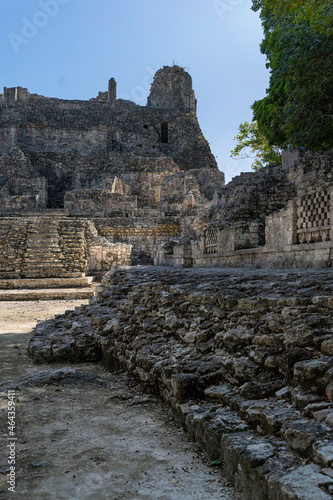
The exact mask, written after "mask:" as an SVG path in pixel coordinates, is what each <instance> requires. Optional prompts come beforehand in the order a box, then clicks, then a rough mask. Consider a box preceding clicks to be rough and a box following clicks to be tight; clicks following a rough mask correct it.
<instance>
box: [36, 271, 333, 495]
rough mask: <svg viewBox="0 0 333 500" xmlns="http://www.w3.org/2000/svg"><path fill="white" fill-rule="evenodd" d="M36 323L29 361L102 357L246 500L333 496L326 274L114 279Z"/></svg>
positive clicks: (329, 280)
mask: <svg viewBox="0 0 333 500" xmlns="http://www.w3.org/2000/svg"><path fill="white" fill-rule="evenodd" d="M103 285H104V287H103V288H102V289H101V291H100V293H99V297H98V302H97V303H96V304H94V305H90V306H85V307H83V308H81V309H76V310H75V311H72V312H68V313H67V314H65V315H64V316H58V317H56V318H55V320H51V321H48V322H46V323H44V324H39V325H38V327H37V329H36V331H35V334H34V337H33V339H32V341H31V343H30V347H29V352H30V354H31V355H32V356H33V358H34V360H35V362H37V363H44V362H58V361H67V362H68V361H71V362H80V361H90V362H93V361H95V362H103V363H104V364H105V365H107V366H108V367H109V368H110V369H111V370H118V369H119V368H122V369H126V370H128V371H129V372H130V373H132V374H133V375H135V376H136V377H137V378H138V379H139V380H141V382H142V384H143V386H144V387H145V388H146V390H147V391H149V392H153V393H156V394H159V395H160V396H161V397H162V398H164V399H165V400H166V401H169V402H170V404H171V405H172V406H173V408H174V409H175V411H176V412H177V414H178V416H179V418H180V420H181V421H182V423H183V424H184V426H185V427H186V429H187V430H188V431H189V432H190V433H191V434H192V435H193V436H194V437H195V439H196V440H197V441H199V442H201V443H203V444H204V445H205V447H206V450H207V453H208V455H209V457H210V458H211V459H213V460H221V461H222V467H223V470H224V473H225V474H226V475H227V476H228V477H229V478H230V480H232V481H233V482H234V484H235V485H236V487H237V489H238V490H239V491H240V493H241V495H242V498H244V499H248V500H250V499H251V500H253V499H256V500H257V499H258V500H306V499H307V500H310V499H311V500H313V499H319V500H328V499H330V498H333V468H332V465H333V441H332V433H333V430H332V429H333V358H332V354H333V340H332V328H333V318H332V309H333V297H332V290H333V277H332V274H331V272H329V271H316V272H314V271H311V270H275V271H268V270H246V269H238V270H236V269H231V270H221V269H214V270H203V269H197V270H193V269H186V270H181V271H180V270H175V269H167V268H150V267H140V268H131V269H126V270H125V269H120V270H117V271H115V272H112V273H109V274H108V275H107V276H106V277H105V279H104V282H103Z"/></svg>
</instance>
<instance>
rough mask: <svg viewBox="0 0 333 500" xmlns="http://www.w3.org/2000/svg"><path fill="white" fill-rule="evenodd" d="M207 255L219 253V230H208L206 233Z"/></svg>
mask: <svg viewBox="0 0 333 500" xmlns="http://www.w3.org/2000/svg"><path fill="white" fill-rule="evenodd" d="M205 236H206V244H205V253H217V249H218V240H217V229H208V230H207V231H206V235H205Z"/></svg>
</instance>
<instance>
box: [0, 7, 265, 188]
mask: <svg viewBox="0 0 333 500" xmlns="http://www.w3.org/2000/svg"><path fill="white" fill-rule="evenodd" d="M1 10H2V13H1V14H2V15H1V18H0V36H1V55H0V61H1V68H2V71H1V81H0V86H1V87H4V86H6V87H12V86H22V87H27V88H28V89H29V90H30V92H33V93H38V94H42V95H45V96H49V97H59V98H64V99H89V98H90V97H94V96H96V95H97V93H98V91H100V90H106V89H107V83H108V79H109V78H110V77H112V76H113V77H114V78H115V79H116V80H117V84H118V97H120V98H125V99H130V100H132V101H135V102H137V103H138V104H141V105H145V104H146V98H147V95H148V93H149V88H150V84H151V82H152V80H153V74H154V73H155V71H156V70H157V69H158V68H160V67H162V66H167V65H172V64H173V63H176V64H178V65H180V66H183V67H186V69H188V71H189V72H190V74H191V76H192V78H193V87H194V90H195V93H196V96H197V99H198V118H199V123H200V125H201V128H202V130H203V133H204V135H205V137H206V138H207V140H208V141H209V143H210V145H211V148H212V151H213V154H214V155H216V156H217V161H218V164H219V168H220V170H222V171H224V172H225V174H226V180H227V181H229V180H231V178H232V177H234V176H235V175H238V174H239V173H240V172H245V171H249V170H250V164H251V161H249V160H235V159H232V158H230V150H231V149H232V148H233V147H234V145H235V143H234V141H233V137H234V136H235V135H236V133H237V127H238V125H239V124H240V123H241V122H242V121H245V120H251V118H252V112H251V108H250V106H251V104H252V103H253V101H255V100H256V99H261V98H263V97H264V96H265V90H266V88H267V86H268V79H269V73H268V70H267V69H266V67H265V58H264V56H263V55H262V54H261V53H260V48H259V45H260V42H261V39H262V29H261V25H260V20H259V17H258V14H257V13H254V12H253V11H252V10H251V0H168V1H166V0H163V1H162V0H11V1H10V2H3V5H2V9H1Z"/></svg>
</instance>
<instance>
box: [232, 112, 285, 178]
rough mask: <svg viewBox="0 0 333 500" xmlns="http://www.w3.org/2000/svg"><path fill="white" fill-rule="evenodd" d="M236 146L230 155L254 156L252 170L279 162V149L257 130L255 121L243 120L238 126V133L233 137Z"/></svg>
mask: <svg viewBox="0 0 333 500" xmlns="http://www.w3.org/2000/svg"><path fill="white" fill-rule="evenodd" d="M234 140H236V141H237V145H236V147H235V148H234V149H233V150H232V151H231V156H233V157H239V158H255V160H254V162H253V163H252V168H253V170H259V168H262V167H265V166H266V165H269V164H271V163H278V164H281V150H280V149H279V148H278V147H276V146H271V145H269V144H268V142H267V139H266V138H265V136H264V135H263V134H262V133H261V132H260V131H259V128H258V124H257V123H256V122H251V123H249V122H244V123H241V124H240V125H239V127H238V134H237V136H236V137H234Z"/></svg>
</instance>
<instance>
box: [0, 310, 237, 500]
mask: <svg viewBox="0 0 333 500" xmlns="http://www.w3.org/2000/svg"><path fill="white" fill-rule="evenodd" d="M82 302H83V301H82V300H81V301H60V300H59V301H36V302H0V318H1V319H0V346H1V349H0V383H3V384H6V383H7V385H3V386H2V389H1V387H0V391H1V390H2V393H0V497H1V498H6V499H7V498H8V499H9V498H24V499H25V500H48V499H50V500H53V499H54V500H76V499H77V500H90V499H91V500H93V499H94V500H95V499H97V500H99V499H108V500H120V499H127V500H215V499H221V498H222V499H227V500H237V499H238V496H237V495H236V494H235V492H234V490H233V489H232V488H231V487H230V486H229V485H228V483H227V482H226V481H225V479H223V477H222V476H221V474H220V471H219V469H218V468H216V467H208V466H207V464H206V461H205V457H204V454H203V453H202V452H201V450H200V449H199V447H198V446H197V445H196V444H195V443H193V442H191V440H190V439H189V438H188V437H187V435H186V434H185V433H184V432H183V430H182V429H181V428H180V427H179V425H178V424H177V423H175V422H174V420H173V418H172V414H171V411H170V409H169V408H168V407H167V406H166V405H164V404H163V403H161V402H160V401H158V400H154V398H152V397H149V396H145V395H143V394H141V393H140V391H139V388H138V387H137V386H136V383H135V381H133V380H131V379H129V378H128V376H127V375H126V374H124V373H122V374H113V373H112V374H109V373H107V372H105V371H104V370H103V368H102V367H100V366H98V365H92V364H88V365H77V366H75V367H74V368H75V370H73V367H68V366H64V365H52V366H50V365H39V366H34V365H33V364H32V362H31V360H30V359H29V358H28V356H27V345H28V341H29V338H30V336H31V329H32V328H33V326H34V325H35V324H36V322H37V320H45V319H47V318H50V317H52V316H54V315H55V314H58V313H62V312H64V311H65V310H67V309H74V308H75V306H79V305H80V304H81V303H82ZM41 372H44V373H41ZM55 373H56V374H57V373H62V374H65V375H66V374H67V373H68V374H69V375H70V376H69V377H67V378H66V376H65V377H64V378H63V379H62V380H58V381H55V380H54V379H55V378H56V377H55V376H54V374H55ZM50 374H51V375H50ZM10 381H14V384H13V383H10ZM8 387H16V389H15V395H16V399H15V402H16V415H15V420H16V427H15V436H16V437H17V441H15V460H16V463H15V485H16V486H15V493H12V492H10V491H8V487H9V486H10V485H9V484H8V483H7V481H8V476H7V474H8V473H9V468H8V467H9V466H8V456H9V454H10V448H8V446H7V445H8V443H9V442H13V441H10V440H9V435H8V432H9V429H8V423H7V408H8V392H7V388H8Z"/></svg>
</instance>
